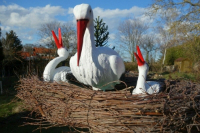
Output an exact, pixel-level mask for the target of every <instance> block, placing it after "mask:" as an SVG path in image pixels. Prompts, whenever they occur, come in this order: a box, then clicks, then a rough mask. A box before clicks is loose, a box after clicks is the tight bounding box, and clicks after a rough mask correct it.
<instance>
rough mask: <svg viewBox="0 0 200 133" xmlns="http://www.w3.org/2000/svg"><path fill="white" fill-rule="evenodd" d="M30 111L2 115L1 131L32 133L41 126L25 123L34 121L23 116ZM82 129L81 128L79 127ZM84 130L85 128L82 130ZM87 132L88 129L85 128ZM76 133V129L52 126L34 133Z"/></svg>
mask: <svg viewBox="0 0 200 133" xmlns="http://www.w3.org/2000/svg"><path fill="white" fill-rule="evenodd" d="M29 114H30V112H21V113H17V114H13V115H10V116H8V117H5V118H3V117H0V129H1V131H0V132H1V133H31V132H33V131H34V130H35V129H37V128H38V127H39V126H35V125H25V126H22V125H23V124H24V123H27V122H33V121H31V120H27V119H25V118H23V117H27V116H28V115H29ZM79 130H80V129H79ZM82 131H83V130H82ZM84 131H85V132H87V131H88V130H87V129H85V130H84ZM72 132H73V133H75V132H76V131H75V130H73V129H70V128H69V127H52V128H49V129H41V130H35V131H34V132H33V133H72Z"/></svg>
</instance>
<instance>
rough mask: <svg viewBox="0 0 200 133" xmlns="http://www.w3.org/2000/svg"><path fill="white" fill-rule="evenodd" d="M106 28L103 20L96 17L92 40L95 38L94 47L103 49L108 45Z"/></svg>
mask: <svg viewBox="0 0 200 133" xmlns="http://www.w3.org/2000/svg"><path fill="white" fill-rule="evenodd" d="M108 35H109V32H108V26H107V25H105V23H104V22H103V19H100V17H99V16H98V17H97V18H96V19H95V20H94V38H95V43H96V44H95V46H96V47H103V46H106V45H107V43H108V39H109V37H108Z"/></svg>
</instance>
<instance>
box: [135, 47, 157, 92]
mask: <svg viewBox="0 0 200 133" xmlns="http://www.w3.org/2000/svg"><path fill="white" fill-rule="evenodd" d="M136 47H137V53H134V55H135V57H136V59H137V63H138V71H139V76H138V80H137V85H136V88H135V89H134V90H133V92H132V94H133V95H137V94H146V93H148V94H154V93H159V92H160V90H161V84H160V83H159V82H156V81H146V78H147V73H148V71H149V66H148V64H147V63H146V62H145V61H144V58H143V56H142V53H141V51H140V48H139V46H136Z"/></svg>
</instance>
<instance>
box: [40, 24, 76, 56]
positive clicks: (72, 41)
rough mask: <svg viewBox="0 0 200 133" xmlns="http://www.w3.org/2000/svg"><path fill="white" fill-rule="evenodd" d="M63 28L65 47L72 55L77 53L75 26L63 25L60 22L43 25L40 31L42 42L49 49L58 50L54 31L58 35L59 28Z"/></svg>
mask: <svg viewBox="0 0 200 133" xmlns="http://www.w3.org/2000/svg"><path fill="white" fill-rule="evenodd" d="M59 27H60V28H61V31H62V39H63V45H64V46H65V47H66V48H67V49H68V50H69V51H70V55H74V54H75V52H76V30H75V27H74V26H73V24H70V23H64V24H61V23H60V22H58V21H53V22H49V23H46V24H43V25H41V26H40V28H39V29H38V34H39V36H40V42H41V43H42V44H44V45H45V46H46V47H48V48H56V45H55V42H54V39H53V37H52V32H51V31H52V30H53V31H54V32H55V33H56V34H57V35H58V28H59Z"/></svg>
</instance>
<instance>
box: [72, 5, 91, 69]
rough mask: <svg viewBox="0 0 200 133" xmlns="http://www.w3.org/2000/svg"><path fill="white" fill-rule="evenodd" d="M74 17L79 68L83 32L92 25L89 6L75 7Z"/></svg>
mask: <svg viewBox="0 0 200 133" xmlns="http://www.w3.org/2000/svg"><path fill="white" fill-rule="evenodd" d="M74 16H75V18H76V21H77V66H79V60H80V56H81V51H82V45H83V37H84V34H85V30H86V27H87V26H88V25H90V24H91V23H93V12H92V8H91V6H90V5H88V4H81V5H77V6H75V7H74Z"/></svg>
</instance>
